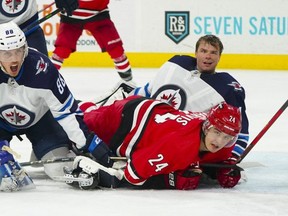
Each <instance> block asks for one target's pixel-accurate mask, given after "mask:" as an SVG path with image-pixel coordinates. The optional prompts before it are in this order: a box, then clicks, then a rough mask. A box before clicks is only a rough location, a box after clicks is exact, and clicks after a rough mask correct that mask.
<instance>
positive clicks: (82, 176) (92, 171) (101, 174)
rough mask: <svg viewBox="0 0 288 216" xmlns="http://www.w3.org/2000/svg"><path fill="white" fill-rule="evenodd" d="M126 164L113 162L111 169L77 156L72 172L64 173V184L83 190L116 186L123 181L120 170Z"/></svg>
mask: <svg viewBox="0 0 288 216" xmlns="http://www.w3.org/2000/svg"><path fill="white" fill-rule="evenodd" d="M125 164H126V163H122V164H121V162H120V161H119V162H115V163H114V164H113V167H112V168H107V167H105V166H103V165H101V164H99V163H97V162H96V161H94V160H92V159H91V158H88V157H84V156H77V157H76V158H75V159H74V162H73V167H72V170H70V171H68V172H67V171H66V174H65V176H64V177H65V179H66V183H67V184H69V185H71V186H73V187H79V188H81V189H84V190H89V189H95V188H98V187H112V188H115V187H117V186H118V184H119V183H120V181H121V180H122V179H123V175H124V172H123V170H122V168H124V167H125Z"/></svg>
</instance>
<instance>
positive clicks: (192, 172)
mask: <svg viewBox="0 0 288 216" xmlns="http://www.w3.org/2000/svg"><path fill="white" fill-rule="evenodd" d="M201 174H202V170H201V169H200V168H199V165H198V164H197V165H193V166H191V167H189V169H186V170H184V171H175V172H171V173H169V175H168V176H167V179H166V186H167V188H171V189H177V190H193V189H195V188H197V187H198V185H199V180H200V178H201Z"/></svg>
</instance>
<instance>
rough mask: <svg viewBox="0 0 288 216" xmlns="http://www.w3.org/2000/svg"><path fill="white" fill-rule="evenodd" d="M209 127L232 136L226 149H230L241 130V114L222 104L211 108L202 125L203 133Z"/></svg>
mask: <svg viewBox="0 0 288 216" xmlns="http://www.w3.org/2000/svg"><path fill="white" fill-rule="evenodd" d="M211 127H215V128H217V129H218V130H219V131H221V132H223V133H226V134H228V135H230V136H233V137H234V139H233V140H232V141H230V142H229V143H228V144H227V145H226V147H231V146H232V145H233V144H234V143H235V141H236V139H237V137H238V134H239V133H240V130H241V112H240V110H239V109H238V108H236V107H234V106H231V105H229V104H227V103H225V102H222V103H220V104H218V105H216V106H215V107H213V108H212V109H211V110H210V112H209V113H208V115H207V120H206V121H205V122H204V123H203V131H204V130H207V129H209V128H211Z"/></svg>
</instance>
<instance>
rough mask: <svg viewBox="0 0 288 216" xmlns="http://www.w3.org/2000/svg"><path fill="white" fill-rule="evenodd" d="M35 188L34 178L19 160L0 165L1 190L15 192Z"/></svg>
mask: <svg viewBox="0 0 288 216" xmlns="http://www.w3.org/2000/svg"><path fill="white" fill-rule="evenodd" d="M33 188H35V185H34V183H33V181H32V179H31V178H30V176H29V175H28V174H27V173H26V172H25V170H24V169H23V168H21V166H20V165H19V163H18V162H14V161H9V162H8V163H6V164H3V165H1V166H0V191H6V192H8V191H9V192H13V191H18V190H24V189H25V190H26V189H33Z"/></svg>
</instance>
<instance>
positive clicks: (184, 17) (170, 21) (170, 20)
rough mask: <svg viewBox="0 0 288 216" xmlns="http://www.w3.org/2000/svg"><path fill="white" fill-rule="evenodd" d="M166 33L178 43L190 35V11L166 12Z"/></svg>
mask: <svg viewBox="0 0 288 216" xmlns="http://www.w3.org/2000/svg"><path fill="white" fill-rule="evenodd" d="M165 34H166V35H167V36H168V37H169V38H170V39H171V40H173V41H174V42H175V43H176V44H178V43H179V42H180V41H182V40H183V39H184V38H185V37H187V36H188V35H189V11H181V12H179V11H178V12H173V11H166V12H165Z"/></svg>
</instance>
